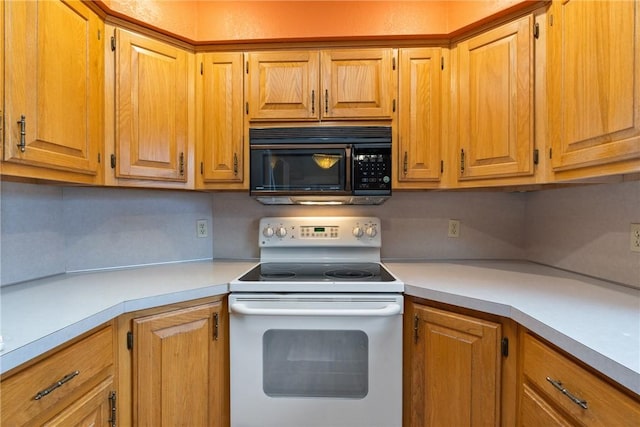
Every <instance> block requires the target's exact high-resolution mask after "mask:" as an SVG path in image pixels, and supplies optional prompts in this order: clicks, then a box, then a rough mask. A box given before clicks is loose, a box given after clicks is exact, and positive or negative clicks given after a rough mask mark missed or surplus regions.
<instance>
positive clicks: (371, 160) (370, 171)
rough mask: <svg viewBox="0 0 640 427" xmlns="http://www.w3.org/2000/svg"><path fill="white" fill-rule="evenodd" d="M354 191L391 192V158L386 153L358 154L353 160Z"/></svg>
mask: <svg viewBox="0 0 640 427" xmlns="http://www.w3.org/2000/svg"><path fill="white" fill-rule="evenodd" d="M353 188H354V190H390V189H391V156H390V155H388V154H386V153H380V152H379V153H375V152H374V153H370V152H364V153H357V154H355V155H354V159H353Z"/></svg>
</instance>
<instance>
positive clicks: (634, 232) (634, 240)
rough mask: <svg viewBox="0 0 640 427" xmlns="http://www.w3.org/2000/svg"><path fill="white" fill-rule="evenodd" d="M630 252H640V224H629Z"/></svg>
mask: <svg viewBox="0 0 640 427" xmlns="http://www.w3.org/2000/svg"><path fill="white" fill-rule="evenodd" d="M629 241H630V244H631V252H640V224H631V233H630V240H629Z"/></svg>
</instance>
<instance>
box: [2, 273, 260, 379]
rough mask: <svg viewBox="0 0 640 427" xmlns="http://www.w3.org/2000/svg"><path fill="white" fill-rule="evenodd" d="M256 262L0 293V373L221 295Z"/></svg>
mask: <svg viewBox="0 0 640 427" xmlns="http://www.w3.org/2000/svg"><path fill="white" fill-rule="evenodd" d="M255 264H256V263H255V262H232V261H230V262H217V261H216V262H212V261H197V262H185V263H173V264H163V265H155V266H147V267H140V268H126V269H118V270H107V271H97V272H91V273H73V274H63V275H59V276H53V277H49V278H44V279H39V280H35V281H32V282H27V283H22V284H17V285H13V286H4V287H2V288H1V289H0V309H1V311H0V331H1V333H2V337H3V341H4V349H3V350H2V352H0V372H1V373H4V372H6V371H8V370H9V369H12V368H14V367H16V366H18V365H20V364H21V363H23V362H26V361H28V360H30V359H32V358H34V357H36V356H38V355H40V354H42V353H44V352H46V351H48V350H50V349H52V348H54V347H56V346H58V345H60V344H62V343H64V342H66V341H68V340H70V339H72V338H75V337H77V336H79V335H81V334H82V333H84V332H86V331H89V330H91V329H92V328H94V327H96V326H99V325H101V324H102V323H104V322H107V321H109V320H111V319H113V318H115V317H117V316H119V315H120V314H124V313H128V312H131V311H136V310H142V309H146V308H152V307H158V306H162V305H166V304H173V303H177V302H183V301H189V300H193V299H198V298H204V297H209V296H214V295H221V294H226V293H227V291H228V282H230V281H231V280H232V279H235V278H236V277H238V276H240V275H241V274H243V273H244V272H246V271H247V270H249V269H250V268H252V267H253V266H254V265H255Z"/></svg>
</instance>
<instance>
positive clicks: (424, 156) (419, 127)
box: [396, 48, 442, 182]
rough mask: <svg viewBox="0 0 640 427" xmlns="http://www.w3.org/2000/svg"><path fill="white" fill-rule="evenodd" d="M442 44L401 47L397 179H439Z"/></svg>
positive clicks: (401, 180)
mask: <svg viewBox="0 0 640 427" xmlns="http://www.w3.org/2000/svg"><path fill="white" fill-rule="evenodd" d="M441 51H442V49H441V48H412V49H411V48H410V49H401V50H400V87H399V93H398V95H399V96H398V98H399V108H398V121H399V123H400V126H399V150H398V155H397V157H396V158H397V159H398V171H399V172H398V180H399V181H400V182H403V181H438V180H439V179H440V161H441V159H442V157H441V155H440V151H441V139H442V135H441V134H440V131H441V120H442V114H441V90H440V87H441V86H440V85H441V78H442V77H441V76H442V70H441V65H440V64H441V62H440V61H441V57H442V55H441Z"/></svg>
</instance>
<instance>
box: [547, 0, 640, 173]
mask: <svg viewBox="0 0 640 427" xmlns="http://www.w3.org/2000/svg"><path fill="white" fill-rule="evenodd" d="M550 15H551V16H550V17H549V22H550V25H549V27H548V29H549V33H548V39H547V40H548V47H549V55H548V70H549V71H548V98H549V135H550V139H551V148H552V153H551V156H552V165H553V168H554V169H555V170H565V169H575V168H579V167H583V166H590V165H594V164H602V163H610V162H615V161H619V160H626V159H632V158H638V157H640V72H639V70H638V64H639V63H640V35H639V33H638V31H640V24H639V22H640V17H639V15H640V3H638V2H637V1H575V0H571V1H554V2H553V5H552V7H551V10H550ZM634 64H635V65H634Z"/></svg>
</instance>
